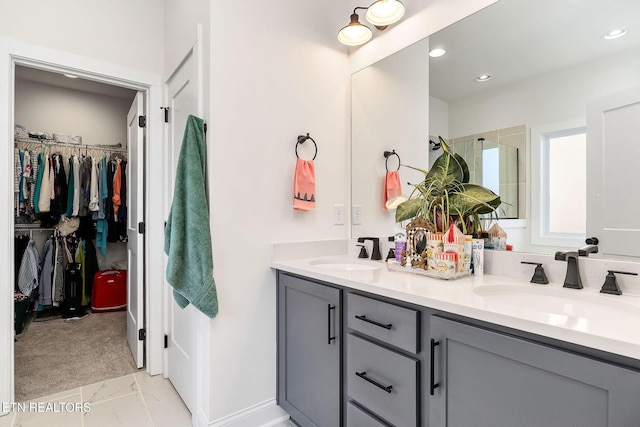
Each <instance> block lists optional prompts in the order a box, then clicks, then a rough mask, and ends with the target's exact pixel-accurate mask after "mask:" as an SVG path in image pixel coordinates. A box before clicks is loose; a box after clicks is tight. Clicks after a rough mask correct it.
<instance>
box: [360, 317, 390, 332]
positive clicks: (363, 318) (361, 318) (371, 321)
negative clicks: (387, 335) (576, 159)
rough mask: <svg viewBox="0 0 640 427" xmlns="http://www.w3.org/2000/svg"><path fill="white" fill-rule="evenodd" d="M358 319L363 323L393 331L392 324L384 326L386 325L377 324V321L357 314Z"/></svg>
mask: <svg viewBox="0 0 640 427" xmlns="http://www.w3.org/2000/svg"><path fill="white" fill-rule="evenodd" d="M356 319H358V320H362V321H363V322H367V323H371V324H372V325H376V326H380V327H381V328H385V329H391V323H387V324H384V323H380V322H376V321H375V320H371V319H367V316H364V315H363V316H361V315H358V314H356Z"/></svg>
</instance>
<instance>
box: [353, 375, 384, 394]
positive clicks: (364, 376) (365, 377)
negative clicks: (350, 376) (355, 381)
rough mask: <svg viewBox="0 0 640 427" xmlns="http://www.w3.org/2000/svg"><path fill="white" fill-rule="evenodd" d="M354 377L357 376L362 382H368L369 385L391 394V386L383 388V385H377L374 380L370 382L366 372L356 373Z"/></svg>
mask: <svg viewBox="0 0 640 427" xmlns="http://www.w3.org/2000/svg"><path fill="white" fill-rule="evenodd" d="M356 375H357V376H359V377H360V378H362V379H363V380H365V381H368V382H370V383H371V384H373V385H374V386H376V387H378V388H381V389H383V390H384V391H386V392H387V393H391V390H392V389H393V386H392V385H387V386H385V385H382V384H380V383H379V382H378V381H376V380H372V379H371V378H369V377H368V376H367V373H366V372H356Z"/></svg>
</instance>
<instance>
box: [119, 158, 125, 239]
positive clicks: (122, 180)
mask: <svg viewBox="0 0 640 427" xmlns="http://www.w3.org/2000/svg"><path fill="white" fill-rule="evenodd" d="M117 216H118V219H119V220H121V221H123V222H125V223H126V220H127V161H126V160H122V161H120V207H119V208H118V215H117ZM126 235H127V233H126V225H125V233H124V237H126Z"/></svg>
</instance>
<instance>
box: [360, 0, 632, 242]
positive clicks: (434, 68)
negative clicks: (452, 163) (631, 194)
mask: <svg viewBox="0 0 640 427" xmlns="http://www.w3.org/2000/svg"><path fill="white" fill-rule="evenodd" d="M615 29H621V30H624V31H626V34H624V35H623V36H622V37H618V38H610V37H606V36H605V33H607V32H608V31H611V30H615ZM435 47H442V48H444V49H446V51H447V52H446V54H445V55H444V56H441V57H438V58H429V56H428V53H429V51H430V49H433V48H435ZM481 75H490V76H491V78H490V79H488V80H485V81H477V80H476V78H477V77H479V76H481ZM480 80H481V79H480ZM639 86H640V2H638V1H636V0H608V1H602V0H581V1H575V0H538V1H530V0H499V1H497V2H496V3H494V4H492V5H490V6H488V7H486V8H485V9H482V10H480V11H478V12H476V13H475V14H473V15H471V16H469V17H467V18H465V19H463V20H461V21H459V22H457V23H455V24H453V25H451V26H449V27H447V28H444V29H443V30H441V31H439V32H437V33H435V34H433V35H431V36H430V37H429V38H427V39H424V40H422V41H420V42H418V43H415V44H413V45H411V46H409V47H407V48H405V49H402V50H401V51H399V52H396V53H395V54H393V55H390V56H388V57H386V58H384V59H383V60H381V61H379V62H377V63H375V64H372V65H370V66H369V67H367V68H365V69H363V70H360V71H358V72H356V73H354V74H353V75H352V100H353V102H352V181H351V182H352V188H351V192H352V204H353V205H355V206H357V207H358V208H359V210H361V215H360V224H354V225H353V226H352V236H353V237H358V236H364V235H378V236H384V235H385V234H387V233H388V234H389V235H391V234H392V232H393V228H394V226H395V221H394V213H393V212H388V211H386V210H385V209H384V208H383V194H384V177H385V174H386V168H385V159H384V157H383V152H384V151H386V150H395V151H396V152H397V153H398V155H399V156H400V159H401V162H402V164H404V165H411V166H416V167H420V168H428V167H429V165H430V162H433V160H434V159H435V158H436V157H437V156H438V155H439V151H438V150H434V148H437V147H434V145H433V144H430V143H429V141H430V140H433V139H434V138H437V136H442V137H443V138H444V139H445V140H447V141H449V142H450V143H451V144H450V145H453V146H455V147H456V151H458V152H462V151H467V152H469V151H470V152H472V153H476V154H474V155H471V156H470V157H467V163H470V162H472V161H473V162H477V163H476V164H479V165H482V164H483V160H482V152H483V150H482V145H481V144H483V143H484V145H486V146H487V147H498V146H503V147H505V149H504V150H505V153H506V152H510V154H505V155H504V158H510V159H511V162H512V163H511V165H510V166H506V168H508V169H509V170H510V171H511V172H510V173H511V175H512V176H511V178H510V180H511V181H510V183H509V188H507V187H505V186H501V185H499V183H498V184H497V187H496V188H497V192H499V193H500V195H501V196H502V198H503V199H504V200H512V202H511V203H509V209H508V212H507V213H505V212H504V211H503V212H502V213H501V216H502V217H503V218H517V219H504V220H502V223H503V225H504V227H505V228H506V229H507V232H508V233H509V241H510V243H512V244H513V245H514V250H517V251H525V252H539V253H550V252H552V251H554V250H557V249H558V248H567V247H573V245H576V244H579V243H580V241H582V242H583V240H584V236H585V233H586V230H585V228H584V227H582V228H580V227H578V229H577V230H570V231H567V232H565V231H561V232H557V233H555V234H554V236H556V237H558V236H559V238H557V239H547V240H545V239H543V238H542V239H541V238H537V237H536V236H537V231H536V230H537V229H538V228H540V227H542V228H544V227H547V228H549V224H548V223H549V220H548V219H544V218H543V216H544V215H545V212H544V210H545V208H543V207H542V206H541V204H540V201H541V200H543V199H545V198H547V199H548V198H549V197H557V198H558V199H559V200H563V201H565V202H566V203H567V204H566V207H560V208H558V210H559V211H560V214H562V215H561V216H564V218H565V221H566V222H568V223H570V224H571V225H573V226H575V225H576V224H578V223H580V224H581V223H582V222H585V221H586V220H585V219H584V218H585V217H586V212H585V211H586V209H587V208H586V204H585V202H584V198H585V197H584V196H581V199H580V200H578V201H576V200H574V197H576V195H577V196H580V193H581V192H582V194H583V195H584V193H585V192H586V191H587V190H586V189H585V182H587V181H588V176H587V175H588V174H589V173H590V172H589V171H588V170H586V169H587V168H586V166H585V158H586V155H585V154H584V151H585V150H586V147H585V142H584V138H588V129H587V127H586V123H587V109H588V105H589V104H590V103H592V101H593V100H594V99H599V98H601V97H604V96H607V95H609V94H613V93H617V92H621V91H625V90H628V89H630V88H634V87H639ZM574 134H577V135H578V136H575V135H574ZM580 134H582V138H583V139H582V140H580V139H579V138H580ZM584 135H587V136H586V137H585V136H584ZM543 136H544V138H547V137H548V138H547V139H544V138H542V137H543ZM556 137H557V139H554V138H556ZM565 137H572V138H573V137H575V138H578V140H572V143H571V144H573V145H570V144H569V143H566V144H565V143H563V144H560V143H559V142H558V143H556V141H561V140H562V141H564V140H563V139H562V138H565ZM543 140H544V141H546V142H545V144H547V146H548V147H547V148H548V150H551V148H549V147H556V146H557V147H560V146H562V147H564V148H563V150H564V151H563V150H556V151H557V152H554V151H544V152H541V151H540V150H541V148H540V147H541V144H542V142H541V141H543ZM554 144H555V145H554ZM576 147H577V148H576ZM580 147H582V148H580ZM549 152H551V153H555V154H552V155H549V154H548V153H549ZM478 153H480V154H478ZM496 153H497V151H494V152H493V154H492V155H495V154H496ZM545 156H546V157H545ZM549 156H551V157H553V156H555V158H557V159H560V161H559V164H560V166H559V167H556V169H560V170H561V172H563V173H564V175H563V174H562V173H560V174H559V175H557V176H556V175H553V176H555V178H554V179H556V181H553V180H551V181H550V182H551V184H549V182H548V180H549V179H551V178H545V179H544V180H543V179H542V178H541V174H542V172H543V171H546V172H548V171H549V169H550V168H551V169H552V170H553V167H554V166H553V163H552V162H550V161H549ZM514 162H515V163H514ZM498 163H499V164H500V166H502V162H501V161H498ZM569 163H572V164H575V168H576V169H575V171H574V169H569V168H567V167H566V165H568V164H569ZM580 165H581V167H582V168H580ZM387 166H388V165H387ZM628 170H629V172H631V171H632V170H633V169H632V168H628ZM568 171H569V172H568ZM399 173H400V176H401V183H402V187H403V188H402V190H403V192H404V193H405V194H406V195H408V194H409V193H410V192H411V187H410V186H409V185H407V183H408V182H417V180H419V179H420V175H419V174H417V175H416V174H415V173H413V172H412V171H411V170H409V169H408V168H405V167H401V168H400V170H399ZM513 174H515V179H514V177H513ZM480 175H481V174H479V176H480ZM479 179H481V178H479ZM591 179H593V177H591ZM629 179H630V180H631V179H632V177H631V176H630V177H629ZM498 180H499V178H498ZM545 180H546V181H545ZM554 182H555V184H554ZM558 183H561V184H558ZM581 186H582V187H581ZM580 188H582V189H580ZM562 189H566V191H565V192H564V193H563V192H562V191H559V190H562ZM556 190H558V191H556ZM603 190H604V191H606V190H607V189H606V188H605V189H603ZM555 193H559V195H556V196H554V194H555ZM550 194H551V195H550ZM551 227H553V225H552V226H551ZM542 228H541V229H542ZM545 230H546V229H545ZM567 236H568V237H570V238H567V239H564V240H563V237H567Z"/></svg>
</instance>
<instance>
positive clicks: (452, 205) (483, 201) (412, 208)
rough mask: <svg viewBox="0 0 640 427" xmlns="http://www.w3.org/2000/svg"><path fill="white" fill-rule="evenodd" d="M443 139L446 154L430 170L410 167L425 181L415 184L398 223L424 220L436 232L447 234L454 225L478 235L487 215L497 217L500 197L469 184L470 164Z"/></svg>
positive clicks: (399, 210)
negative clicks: (421, 174)
mask: <svg viewBox="0 0 640 427" xmlns="http://www.w3.org/2000/svg"><path fill="white" fill-rule="evenodd" d="M439 138H440V143H441V145H442V150H443V153H442V155H440V157H438V158H437V159H436V161H435V163H434V164H433V167H432V168H431V169H430V170H428V171H427V170H424V169H420V168H416V167H412V166H407V167H409V168H411V169H414V170H417V171H420V172H422V173H424V180H423V181H422V182H421V183H419V184H412V185H413V186H414V187H415V188H414V189H413V191H412V193H411V195H410V196H409V199H408V200H406V201H405V202H403V203H401V204H400V205H399V206H398V208H397V209H396V222H402V221H406V220H410V219H413V218H423V219H424V220H425V221H426V222H427V223H428V224H429V229H430V230H429V231H432V232H446V231H447V230H448V229H449V227H450V225H451V224H454V225H456V226H457V227H458V228H459V229H460V230H461V231H462V232H463V233H464V234H477V233H479V232H480V231H481V230H482V228H483V227H482V224H483V216H485V215H489V217H490V218H493V217H494V216H496V210H497V209H498V207H499V206H500V203H501V201H500V196H498V195H497V194H495V193H494V192H493V191H491V190H489V189H487V188H485V187H483V186H481V185H478V184H471V183H469V167H468V166H467V163H466V162H465V161H464V159H463V158H462V157H461V156H460V155H459V154H456V153H453V152H452V151H451V149H450V148H449V146H448V145H447V144H446V142H445V140H444V139H443V138H442V137H439Z"/></svg>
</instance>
